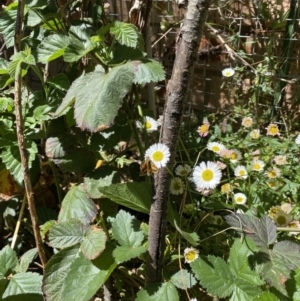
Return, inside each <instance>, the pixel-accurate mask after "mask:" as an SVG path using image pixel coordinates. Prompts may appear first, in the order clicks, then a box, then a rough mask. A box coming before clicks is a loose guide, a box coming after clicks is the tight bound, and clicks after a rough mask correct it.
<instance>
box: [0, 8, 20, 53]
mask: <svg viewBox="0 0 300 301" xmlns="http://www.w3.org/2000/svg"><path fill="white" fill-rule="evenodd" d="M17 9H18V2H13V3H11V4H10V5H8V6H7V7H6V8H5V9H4V11H2V12H1V18H0V33H1V34H3V36H4V41H5V45H6V47H7V48H9V47H12V46H13V45H14V36H15V27H16V20H17Z"/></svg>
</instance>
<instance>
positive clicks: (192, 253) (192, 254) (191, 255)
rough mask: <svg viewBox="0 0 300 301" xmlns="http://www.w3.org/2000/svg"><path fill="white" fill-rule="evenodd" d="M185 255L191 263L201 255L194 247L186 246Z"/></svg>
mask: <svg viewBox="0 0 300 301" xmlns="http://www.w3.org/2000/svg"><path fill="white" fill-rule="evenodd" d="M183 255H184V259H185V262H187V263H191V262H193V261H194V260H196V259H197V258H198V257H199V251H198V250H197V249H195V248H193V247H191V248H186V249H185V250H184V253H183Z"/></svg>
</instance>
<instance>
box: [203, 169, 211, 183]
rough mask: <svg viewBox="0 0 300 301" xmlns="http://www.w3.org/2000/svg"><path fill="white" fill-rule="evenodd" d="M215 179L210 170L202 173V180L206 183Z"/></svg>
mask: <svg viewBox="0 0 300 301" xmlns="http://www.w3.org/2000/svg"><path fill="white" fill-rule="evenodd" d="M213 178H214V173H213V172H212V171H211V170H210V169H206V170H204V171H203V172H202V179H203V180H204V181H206V182H209V181H211V180H212V179H213Z"/></svg>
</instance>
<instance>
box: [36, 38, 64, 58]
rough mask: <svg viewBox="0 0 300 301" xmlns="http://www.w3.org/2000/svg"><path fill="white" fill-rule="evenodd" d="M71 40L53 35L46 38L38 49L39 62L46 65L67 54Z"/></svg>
mask: <svg viewBox="0 0 300 301" xmlns="http://www.w3.org/2000/svg"><path fill="white" fill-rule="evenodd" d="M68 44H69V38H68V37H66V36H64V35H59V34H53V35H50V36H48V37H46V38H45V39H44V40H43V41H42V42H41V43H40V44H39V46H38V48H37V59H38V62H40V63H43V64H46V63H48V62H51V61H53V60H55V59H57V58H59V57H61V56H62V55H63V54H64V53H65V49H66V47H67V46H68Z"/></svg>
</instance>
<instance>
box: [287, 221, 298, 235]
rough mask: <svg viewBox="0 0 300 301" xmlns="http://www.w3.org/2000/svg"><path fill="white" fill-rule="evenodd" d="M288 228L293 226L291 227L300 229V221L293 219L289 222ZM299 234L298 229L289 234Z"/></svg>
mask: <svg viewBox="0 0 300 301" xmlns="http://www.w3.org/2000/svg"><path fill="white" fill-rule="evenodd" d="M288 228H291V229H300V223H299V221H291V222H289V224H288ZM299 234H300V232H298V231H295V232H289V235H299Z"/></svg>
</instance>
